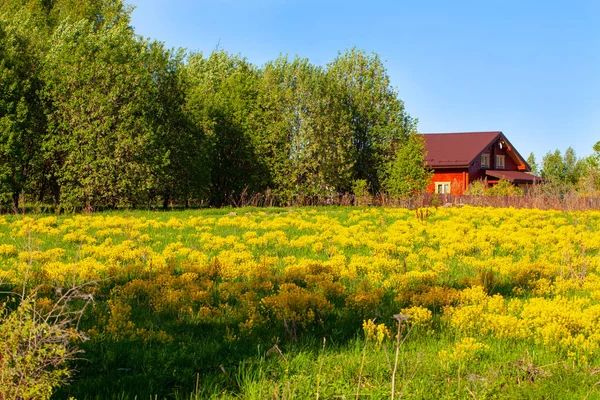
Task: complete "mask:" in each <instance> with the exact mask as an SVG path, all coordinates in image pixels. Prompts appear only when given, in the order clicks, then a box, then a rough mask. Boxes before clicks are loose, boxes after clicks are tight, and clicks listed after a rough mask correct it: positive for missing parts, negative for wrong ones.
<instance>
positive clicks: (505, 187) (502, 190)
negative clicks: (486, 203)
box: [487, 179, 523, 196]
mask: <svg viewBox="0 0 600 400" xmlns="http://www.w3.org/2000/svg"><path fill="white" fill-rule="evenodd" d="M487 192H488V195H490V196H522V195H523V190H521V188H519V187H517V186H514V185H513V184H512V183H510V182H509V181H505V180H503V179H500V182H498V183H497V184H496V185H494V186H492V187H491V188H489V189H488V191H487Z"/></svg>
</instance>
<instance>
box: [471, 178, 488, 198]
mask: <svg viewBox="0 0 600 400" xmlns="http://www.w3.org/2000/svg"><path fill="white" fill-rule="evenodd" d="M487 190H488V184H487V180H485V181H484V180H477V181H473V182H471V183H469V188H468V189H467V194H468V195H469V196H485V195H486V193H487Z"/></svg>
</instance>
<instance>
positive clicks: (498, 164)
mask: <svg viewBox="0 0 600 400" xmlns="http://www.w3.org/2000/svg"><path fill="white" fill-rule="evenodd" d="M504 168H506V164H505V163H504V156H496V169H504Z"/></svg>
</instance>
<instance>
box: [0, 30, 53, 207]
mask: <svg viewBox="0 0 600 400" xmlns="http://www.w3.org/2000/svg"><path fill="white" fill-rule="evenodd" d="M36 56H37V52H36V51H35V48H34V46H33V44H32V43H31V41H30V40H29V39H28V37H27V35H26V32H23V31H22V30H21V29H20V27H19V25H18V24H15V23H14V21H7V20H2V19H0V160H2V162H1V163H0V201H1V202H2V203H5V204H6V203H12V206H13V207H14V208H16V207H18V205H19V197H20V194H21V193H23V192H24V191H25V190H27V189H28V188H29V187H31V186H33V185H35V180H34V179H37V180H38V181H39V179H40V174H41V169H40V165H41V164H40V152H39V150H40V137H41V132H42V131H43V129H44V128H45V118H44V114H43V109H42V106H41V103H40V101H39V98H38V96H37V91H38V90H39V89H40V86H41V82H40V80H39V79H38V73H39V63H38V62H37V61H38V60H37V57H36Z"/></svg>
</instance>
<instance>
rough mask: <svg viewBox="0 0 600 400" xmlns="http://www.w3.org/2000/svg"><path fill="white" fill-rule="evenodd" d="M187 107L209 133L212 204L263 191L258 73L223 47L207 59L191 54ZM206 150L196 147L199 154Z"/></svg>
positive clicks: (265, 175)
mask: <svg viewBox="0 0 600 400" xmlns="http://www.w3.org/2000/svg"><path fill="white" fill-rule="evenodd" d="M185 77H186V90H187V95H186V104H185V108H186V112H187V113H188V116H189V118H190V120H191V122H192V125H193V126H195V127H196V129H197V131H198V133H199V134H201V135H203V136H204V137H205V139H204V140H205V142H204V145H205V146H204V151H205V157H206V158H205V162H201V163H200V164H201V165H202V164H203V165H206V170H208V171H210V176H209V177H208V181H209V182H210V192H211V197H212V198H211V203H212V204H214V205H222V204H223V203H225V202H226V200H227V197H228V196H230V195H235V194H240V193H242V192H243V191H244V190H246V189H247V190H249V191H250V192H252V193H255V192H258V191H261V190H264V189H265V188H266V186H267V183H268V173H267V172H266V171H265V168H264V166H263V164H262V160H261V159H260V158H258V157H257V154H256V150H255V147H256V144H257V143H256V141H255V140H254V137H253V134H254V132H255V131H256V122H255V115H256V114H257V110H256V101H257V79H258V72H257V71H256V69H255V68H254V67H253V66H252V65H251V64H249V63H248V62H247V61H246V60H245V59H243V58H241V57H239V56H234V55H231V54H229V53H227V52H225V51H217V52H213V53H212V54H211V55H210V56H209V57H207V58H205V57H203V56H202V54H193V55H192V56H191V57H190V60H189V63H188V65H187V66H186V68H185ZM201 152H202V150H200V149H199V150H198V153H201Z"/></svg>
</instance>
